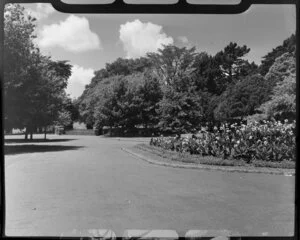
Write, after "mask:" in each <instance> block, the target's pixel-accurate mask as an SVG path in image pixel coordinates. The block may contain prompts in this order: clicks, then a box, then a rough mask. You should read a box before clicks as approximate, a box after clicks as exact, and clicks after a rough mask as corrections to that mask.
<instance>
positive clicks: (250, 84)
mask: <svg viewBox="0 0 300 240" xmlns="http://www.w3.org/2000/svg"><path fill="white" fill-rule="evenodd" d="M269 95H270V88H269V84H268V82H267V81H266V80H265V79H264V78H263V77H262V76H261V75H260V74H256V75H251V76H247V77H246V78H244V79H243V80H241V81H239V82H238V83H237V84H235V85H234V86H233V87H232V88H228V89H227V90H226V91H225V92H224V93H223V94H222V96H221V97H220V98H219V104H218V105H217V107H216V109H215V110H214V115H215V119H217V120H221V121H222V120H228V119H232V118H240V119H242V118H244V117H246V116H248V115H252V114H254V113H256V108H257V107H259V106H260V105H261V104H262V103H263V102H265V101H266V100H268V99H269Z"/></svg>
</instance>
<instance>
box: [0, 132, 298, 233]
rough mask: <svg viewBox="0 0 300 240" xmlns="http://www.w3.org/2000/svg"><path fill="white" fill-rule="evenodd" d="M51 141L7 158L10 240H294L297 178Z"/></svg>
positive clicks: (115, 146)
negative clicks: (145, 234)
mask: <svg viewBox="0 0 300 240" xmlns="http://www.w3.org/2000/svg"><path fill="white" fill-rule="evenodd" d="M50 138H52V139H54V140H55V139H56V140H55V141H52V142H47V143H37V142H35V143H30V144H29V145H30V146H27V147H26V148H24V146H23V147H22V146H17V151H18V154H9V155H6V157H5V171H6V183H5V184H6V234H7V235H31V236H33V235H44V236H51V235H52V236H54V235H60V234H61V233H69V232H72V230H74V229H77V230H78V231H79V230H83V229H112V230H113V231H114V232H115V233H116V234H117V236H121V234H122V233H123V231H124V230H125V229H145V228H146V229H173V230H176V231H177V232H178V233H179V235H180V236H184V233H185V232H186V231H187V230H189V229H220V230H221V229H227V230H231V231H238V232H239V233H241V234H242V235H252V236H253V235H292V234H293V229H294V228H293V222H294V205H293V203H294V180H295V179H294V177H288V176H279V175H266V174H251V173H229V172H219V171H204V170H194V169H174V168H168V167H163V166H156V165H150V164H148V163H147V162H144V161H141V160H139V159H135V158H134V157H132V156H131V155H129V154H127V153H125V152H123V151H122V150H121V147H130V146H133V145H134V144H136V143H137V142H135V141H134V139H131V140H130V139H126V140H121V141H118V140H116V139H106V138H100V137H96V136H56V137H54V136H52V137H50ZM20 144H21V143H14V142H10V143H9V145H10V146H9V148H12V147H11V145H20ZM21 145H22V144H21ZM37 145H43V147H41V146H37ZM14 148H15V147H14ZM10 150H11V149H10Z"/></svg>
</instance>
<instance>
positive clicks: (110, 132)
mask: <svg viewBox="0 0 300 240" xmlns="http://www.w3.org/2000/svg"><path fill="white" fill-rule="evenodd" d="M110 136H112V126H110Z"/></svg>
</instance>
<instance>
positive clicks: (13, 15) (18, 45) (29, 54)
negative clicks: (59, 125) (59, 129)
mask: <svg viewBox="0 0 300 240" xmlns="http://www.w3.org/2000/svg"><path fill="white" fill-rule="evenodd" d="M4 15H5V21H4V24H5V25H4V46H5V48H4V57H5V60H6V61H5V63H4V64H5V65H4V102H5V107H4V116H5V128H6V129H8V130H9V129H11V128H13V127H14V128H24V127H25V128H26V135H25V137H27V133H30V134H31V136H32V133H33V131H34V130H35V129H36V128H38V127H39V128H40V127H46V126H48V125H50V124H52V123H53V122H54V121H55V120H56V119H57V117H58V115H59V112H60V111H61V109H62V108H63V101H64V99H65V98H66V95H65V91H64V89H65V88H66V87H67V80H68V78H69V77H70V75H71V65H70V64H68V63H67V61H53V60H51V58H50V57H47V56H43V55H42V54H41V53H40V51H39V49H38V48H37V47H36V46H35V45H34V43H33V40H34V38H35V35H34V31H35V28H36V25H35V19H34V18H32V17H31V16H30V15H28V14H26V13H25V12H24V8H23V7H21V6H20V5H19V4H7V5H6V6H5V14H4Z"/></svg>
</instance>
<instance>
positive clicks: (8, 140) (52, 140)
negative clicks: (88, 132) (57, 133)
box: [4, 138, 77, 143]
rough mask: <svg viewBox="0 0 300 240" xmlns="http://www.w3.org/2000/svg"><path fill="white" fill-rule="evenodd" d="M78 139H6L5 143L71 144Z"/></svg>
mask: <svg viewBox="0 0 300 240" xmlns="http://www.w3.org/2000/svg"><path fill="white" fill-rule="evenodd" d="M74 140H77V139H70V138H69V139H67V138H66V139H32V140H29V139H27V140H25V139H5V140H4V141H5V143H44V142H49V143H51V142H69V141H74Z"/></svg>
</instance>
